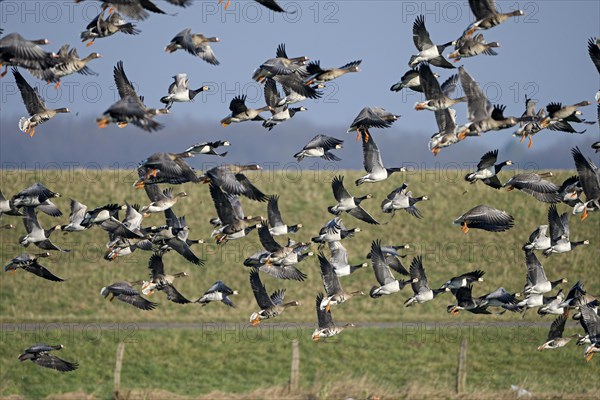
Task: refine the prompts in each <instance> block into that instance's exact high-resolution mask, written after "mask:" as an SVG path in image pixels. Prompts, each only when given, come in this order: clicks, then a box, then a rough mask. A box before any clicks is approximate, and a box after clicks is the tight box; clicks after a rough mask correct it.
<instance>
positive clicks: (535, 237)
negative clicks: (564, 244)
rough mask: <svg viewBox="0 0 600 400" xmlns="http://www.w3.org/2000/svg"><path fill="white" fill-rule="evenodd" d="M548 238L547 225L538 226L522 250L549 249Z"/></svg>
mask: <svg viewBox="0 0 600 400" xmlns="http://www.w3.org/2000/svg"><path fill="white" fill-rule="evenodd" d="M551 245H552V244H551V243H550V236H548V225H540V226H538V227H537V228H536V229H535V230H534V231H533V232H531V235H529V239H527V243H525V244H524V245H523V250H526V251H527V250H546V249H548V248H550V246H551Z"/></svg>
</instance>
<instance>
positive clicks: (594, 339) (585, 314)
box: [580, 304, 600, 361]
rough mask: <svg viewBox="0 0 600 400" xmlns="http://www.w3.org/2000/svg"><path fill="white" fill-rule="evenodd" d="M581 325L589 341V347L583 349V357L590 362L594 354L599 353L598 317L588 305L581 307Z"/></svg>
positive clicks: (599, 327)
mask: <svg viewBox="0 0 600 400" xmlns="http://www.w3.org/2000/svg"><path fill="white" fill-rule="evenodd" d="M580 309H581V325H583V327H584V329H585V331H586V334H587V336H588V338H589V340H590V343H591V344H590V345H589V346H587V347H586V348H585V352H584V356H585V358H586V361H590V360H591V359H592V357H593V356H594V354H595V353H600V316H599V315H598V312H597V311H596V310H594V308H593V307H591V306H590V305H587V304H586V305H583V306H581V308H580Z"/></svg>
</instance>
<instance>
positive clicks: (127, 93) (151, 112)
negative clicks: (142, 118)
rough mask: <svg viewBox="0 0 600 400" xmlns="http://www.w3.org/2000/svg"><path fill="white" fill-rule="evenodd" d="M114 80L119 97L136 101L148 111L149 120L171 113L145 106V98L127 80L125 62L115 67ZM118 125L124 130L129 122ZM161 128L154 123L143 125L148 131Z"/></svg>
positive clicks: (118, 123) (121, 122)
mask: <svg viewBox="0 0 600 400" xmlns="http://www.w3.org/2000/svg"><path fill="white" fill-rule="evenodd" d="M113 78H114V80H115V86H116V87H117V91H118V93H119V97H121V99H125V98H128V99H130V100H131V99H133V100H136V101H137V102H138V103H139V106H140V108H142V109H144V110H145V111H146V114H147V116H148V118H152V117H154V116H156V115H163V114H168V113H169V110H167V109H166V108H148V107H147V106H146V105H145V104H144V97H143V96H139V95H138V94H137V92H136V91H135V88H134V87H133V84H132V83H131V82H130V81H129V78H127V75H126V74H125V69H124V68H123V61H118V62H117V65H116V66H115V67H114V69H113ZM116 123H117V125H118V126H119V127H120V128H123V127H125V126H126V125H127V120H123V121H116ZM160 127H161V126H160V124H159V125H155V124H153V123H149V125H148V126H147V127H145V125H143V126H142V129H147V128H152V129H154V128H156V129H160Z"/></svg>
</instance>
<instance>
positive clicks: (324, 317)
mask: <svg viewBox="0 0 600 400" xmlns="http://www.w3.org/2000/svg"><path fill="white" fill-rule="evenodd" d="M325 300H327V299H326V298H325V297H324V295H323V293H319V294H317V298H316V299H315V305H316V309H317V321H318V325H319V327H318V328H316V329H315V330H314V331H313V333H312V340H313V341H314V342H318V341H319V340H321V339H325V338H328V337H331V336H335V335H339V334H340V333H342V331H343V330H344V329H346V328H350V327H354V324H346V325H344V326H337V325H335V324H334V322H333V317H332V316H331V309H330V308H329V307H325V308H323V307H321V305H322V304H323V301H325Z"/></svg>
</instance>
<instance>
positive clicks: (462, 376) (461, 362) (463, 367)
mask: <svg viewBox="0 0 600 400" xmlns="http://www.w3.org/2000/svg"><path fill="white" fill-rule="evenodd" d="M466 385H467V339H463V340H462V341H461V342H460V351H459V353H458V370H457V372H456V393H458V394H461V393H463V392H464V390H465V386H466Z"/></svg>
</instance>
